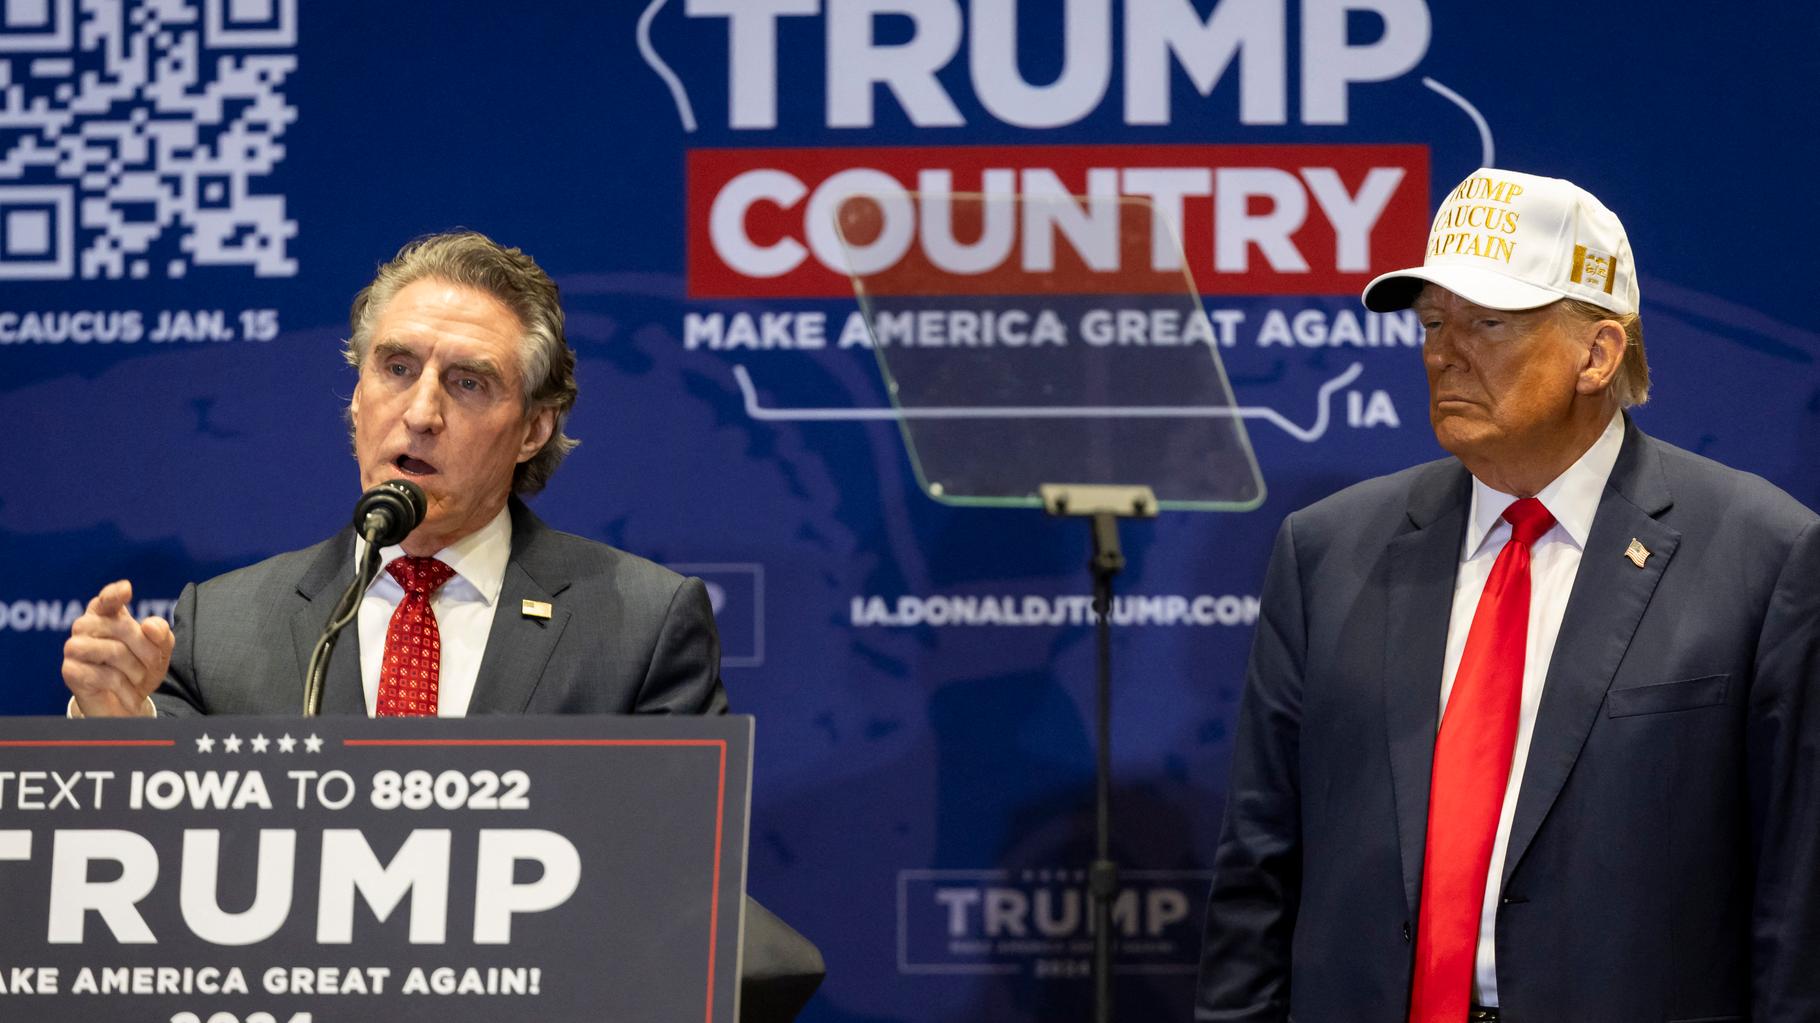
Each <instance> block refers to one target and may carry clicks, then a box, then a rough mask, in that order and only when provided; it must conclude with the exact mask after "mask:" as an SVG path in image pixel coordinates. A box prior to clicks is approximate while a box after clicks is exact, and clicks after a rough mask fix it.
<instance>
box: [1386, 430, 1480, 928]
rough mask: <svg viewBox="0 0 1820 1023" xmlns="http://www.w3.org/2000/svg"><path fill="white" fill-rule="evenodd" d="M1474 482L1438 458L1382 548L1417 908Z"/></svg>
mask: <svg viewBox="0 0 1820 1023" xmlns="http://www.w3.org/2000/svg"><path fill="white" fill-rule="evenodd" d="M1471 487H1472V484H1471V481H1470V477H1469V476H1468V475H1467V474H1466V470H1465V469H1464V468H1462V467H1461V466H1460V465H1459V463H1457V462H1451V461H1449V462H1438V463H1435V465H1433V466H1432V467H1430V468H1429V469H1427V470H1426V471H1424V473H1423V474H1422V475H1421V476H1419V477H1418V478H1417V480H1416V481H1415V483H1413V484H1412V485H1411V487H1410V499H1409V523H1410V527H1411V528H1410V529H1409V530H1408V531H1406V532H1404V533H1401V534H1399V535H1398V536H1397V537H1396V538H1395V539H1393V540H1391V542H1390V544H1389V546H1388V547H1387V548H1386V549H1385V557H1386V561H1387V565H1388V569H1387V570H1388V573H1389V583H1390V585H1389V593H1388V601H1387V607H1386V609H1385V616H1386V617H1385V629H1384V642H1385V646H1384V711H1385V724H1386V734H1387V736H1388V739H1389V742H1390V770H1391V781H1392V786H1393V790H1394V793H1395V797H1396V814H1397V842H1398V848H1399V850H1400V852H1401V854H1402V860H1403V889H1404V894H1405V895H1406V897H1407V898H1408V900H1409V910H1410V912H1411V913H1414V912H1415V908H1416V897H1417V891H1418V889H1419V888H1420V887H1421V878H1422V853H1423V849H1424V847H1425V846H1426V844H1427V837H1428V780H1429V774H1430V772H1431V770H1432V768H1433V765H1434V746H1435V729H1436V727H1437V724H1438V721H1439V717H1440V705H1441V670H1442V667H1443V664H1444V662H1445V661H1446V657H1447V623H1448V617H1449V615H1450V613H1451V611H1452V608H1453V587H1454V574H1455V572H1456V571H1458V569H1459V563H1460V545H1461V544H1462V543H1464V542H1465V537H1466V514H1467V509H1468V508H1469V507H1470V495H1471V493H1472V490H1471Z"/></svg>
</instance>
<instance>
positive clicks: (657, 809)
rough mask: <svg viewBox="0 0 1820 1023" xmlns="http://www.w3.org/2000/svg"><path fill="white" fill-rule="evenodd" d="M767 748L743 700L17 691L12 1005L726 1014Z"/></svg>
mask: <svg viewBox="0 0 1820 1023" xmlns="http://www.w3.org/2000/svg"><path fill="white" fill-rule="evenodd" d="M751 749H752V720H751V718H749V717H738V716H728V717H687V718H642V717H639V718H630V717H543V718H539V717H503V716H502V717H474V718H463V719H433V718H432V719H399V718H390V719H364V718H348V717H323V718H294V717H287V718H234V717H208V718H188V719H158V720H131V721H89V722H84V723H82V724H81V725H80V726H73V725H72V724H71V723H70V722H67V721H64V720H61V719H43V718H14V719H0V919H4V920H5V921H6V924H5V927H4V928H3V929H0V1017H4V1018H8V1019H32V1020H38V1021H44V1023H61V1021H65V1020H67V1021H71V1023H75V1021H87V1020H92V1019H144V1020H154V1019H155V1020H160V1021H163V1020H171V1021H174V1023H342V1021H367V1020H387V1021H394V1020H399V1019H416V1018H424V1017H425V1016H426V1015H427V1014H431V1013H433V1014H434V1018H435V1019H437V1020H438V1023H467V1021H475V1023H479V1021H493V1020H499V1019H509V1018H527V1019H540V1020H551V1021H578V1023H579V1021H583V1020H586V1021H597V1020H640V1021H662V1020H678V1021H684V1020H686V1021H690V1023H694V1021H706V1023H733V1021H734V1020H736V1019H737V1018H738V1016H737V1013H738V1011H739V1008H738V1004H737V1003H738V1001H739V997H740V995H739V992H740V977H741V951H742V945H743V942H742V940H741V939H742V935H743V934H744V930H743V926H744V925H745V920H744V915H745V910H746V905H747V903H746V900H745V899H744V898H743V892H744V888H745V861H746V860H745V854H746V837H747V814H748V810H749V807H750V802H751ZM759 912H760V913H761V914H762V910H759ZM764 916H765V917H766V919H767V920H768V921H770V922H771V923H773V924H774V923H775V919H774V918H769V916H768V914H764Z"/></svg>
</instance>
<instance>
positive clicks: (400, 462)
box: [392, 455, 436, 476]
mask: <svg viewBox="0 0 1820 1023" xmlns="http://www.w3.org/2000/svg"><path fill="white" fill-rule="evenodd" d="M392 464H393V465H394V466H396V467H397V468H398V471H399V472H402V473H404V474H405V475H406V476H431V475H434V474H435V473H436V467H435V466H433V465H431V464H430V463H428V462H426V461H424V460H423V459H421V458H412V457H411V456H410V455H399V456H398V457H397V458H394V459H392Z"/></svg>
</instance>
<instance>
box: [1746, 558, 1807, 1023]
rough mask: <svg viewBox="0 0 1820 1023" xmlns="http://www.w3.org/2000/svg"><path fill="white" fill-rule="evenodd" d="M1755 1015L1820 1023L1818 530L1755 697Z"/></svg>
mask: <svg viewBox="0 0 1820 1023" xmlns="http://www.w3.org/2000/svg"><path fill="white" fill-rule="evenodd" d="M1749 728H1750V734H1749V736H1748V742H1749V747H1748V748H1749V779H1750V807H1751V833H1752V841H1753V845H1754V848H1753V850H1752V851H1753V853H1754V856H1755V860H1756V865H1757V869H1756V878H1755V881H1756V890H1755V892H1754V895H1753V900H1752V901H1753V905H1752V912H1751V931H1752V942H1751V973H1752V980H1751V987H1752V993H1751V1001H1752V1003H1753V1005H1752V1014H1751V1018H1752V1019H1757V1020H1766V1021H1767V1020H1811V1019H1820V824H1817V823H1816V822H1820V524H1816V525H1809V526H1808V527H1807V528H1806V529H1805V530H1804V531H1803V532H1802V533H1801V535H1800V537H1798V538H1797V539H1796V541H1795V544H1794V547H1793V548H1792V550H1791V551H1790V554H1789V558H1788V562H1787V564H1786V565H1785V566H1784V567H1783V569H1782V573H1781V577H1780V578H1779V579H1778V580H1777V582H1776V588H1775V591H1774V592H1773V594H1772V595H1771V597H1770V605H1769V612H1768V614H1767V615H1766V616H1765V617H1764V623H1763V632H1762V635H1761V636H1760V637H1759V639H1758V642H1757V657H1756V666H1755V679H1754V682H1753V684H1752V688H1751V694H1750V724H1749Z"/></svg>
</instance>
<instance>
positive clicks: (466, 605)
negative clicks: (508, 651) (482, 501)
mask: <svg viewBox="0 0 1820 1023" xmlns="http://www.w3.org/2000/svg"><path fill="white" fill-rule="evenodd" d="M365 550H366V541H364V540H359V539H356V540H355V541H354V564H355V565H359V564H360V556H361V554H362V553H363V552H365ZM403 556H404V548H402V547H382V548H380V551H379V558H380V562H379V563H380V569H379V577H378V578H377V579H375V580H373V585H371V586H369V587H367V592H366V596H365V597H363V598H361V601H360V615H359V618H358V620H357V621H356V626H357V627H358V628H359V629H360V687H361V688H362V689H363V690H365V692H366V699H367V716H368V717H372V716H373V707H374V706H375V705H376V704H377V703H378V701H379V668H380V662H381V661H383V660H384V659H385V634H386V627H387V626H388V625H390V624H391V621H392V612H393V611H395V610H397V608H398V602H399V601H401V600H403V599H404V587H402V586H400V585H398V580H396V579H394V578H392V574H391V573H390V572H387V571H386V570H385V566H386V565H389V564H391V563H392V561H393V560H394V559H396V558H400V557H403ZM511 556H512V517H511V515H510V514H509V513H508V511H507V510H506V509H504V508H501V509H500V510H499V514H498V515H495V516H493V519H492V521H490V522H488V523H487V524H486V525H484V526H482V527H480V529H479V530H477V531H475V532H473V533H470V534H468V535H467V536H465V537H462V538H461V539H460V540H457V541H455V542H454V543H453V544H450V545H449V546H447V547H444V548H443V549H442V550H440V551H437V552H436V554H435V558H436V560H437V561H440V562H442V563H443V564H445V565H447V566H449V567H450V568H452V569H454V570H455V574H454V575H453V576H451V577H450V578H449V581H448V582H446V583H443V584H442V586H441V587H440V588H439V589H437V591H436V592H435V593H433V594H431V595H430V610H431V611H433V612H435V614H436V630H437V632H438V633H440V635H441V637H442V665H441V668H440V675H439V676H438V679H437V687H436V691H437V702H436V714H437V716H438V717H445V718H458V717H463V716H465V715H466V714H467V712H468V701H469V700H470V699H471V698H472V697H473V695H474V680H475V679H476V678H477V677H479V675H480V659H481V656H482V655H483V654H485V653H486V649H487V635H488V634H489V633H491V632H492V630H493V614H494V612H495V611H496V610H497V609H498V606H499V591H500V588H501V587H502V586H504V585H505V579H506V562H507V561H509V560H510V559H511Z"/></svg>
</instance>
